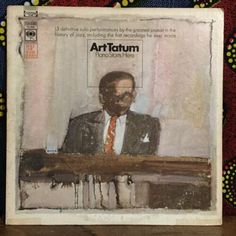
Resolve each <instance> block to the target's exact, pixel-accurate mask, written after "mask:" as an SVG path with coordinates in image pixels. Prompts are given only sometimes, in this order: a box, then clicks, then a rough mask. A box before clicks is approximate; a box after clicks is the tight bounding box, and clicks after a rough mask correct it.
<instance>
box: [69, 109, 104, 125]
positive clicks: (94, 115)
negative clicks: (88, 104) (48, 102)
mask: <svg viewBox="0 0 236 236" xmlns="http://www.w3.org/2000/svg"><path fill="white" fill-rule="evenodd" d="M101 115H102V110H98V111H93V112H88V113H84V114H81V115H78V116H76V117H74V118H72V119H71V120H70V123H72V124H76V123H84V122H96V121H98V120H99V118H100V117H101Z"/></svg>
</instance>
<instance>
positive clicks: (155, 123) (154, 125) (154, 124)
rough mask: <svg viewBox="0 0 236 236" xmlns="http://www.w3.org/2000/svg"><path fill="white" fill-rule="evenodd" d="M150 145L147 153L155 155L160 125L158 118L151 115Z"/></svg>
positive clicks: (158, 141)
mask: <svg viewBox="0 0 236 236" xmlns="http://www.w3.org/2000/svg"><path fill="white" fill-rule="evenodd" d="M150 123H151V125H150V130H149V134H150V145H149V154H150V155H155V154H157V152H158V147H159V143H160V133H161V125H160V121H159V119H158V118H153V117H151V121H150Z"/></svg>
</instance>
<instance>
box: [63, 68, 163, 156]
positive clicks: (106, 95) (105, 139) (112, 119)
mask: <svg viewBox="0 0 236 236" xmlns="http://www.w3.org/2000/svg"><path fill="white" fill-rule="evenodd" d="M135 96H136V91H135V80H134V77H133V76H132V75H131V74H130V73H127V72H123V71H113V72H110V73H108V74H106V75H105V76H104V77H103V78H102V79H101V81H100V84H99V99H100V102H101V104H102V107H103V108H102V110H99V111H95V112H91V113H86V114H82V115H80V116H77V117H75V118H73V119H72V120H70V123H69V127H68V132H67V135H66V138H65V141H64V143H63V145H62V149H61V150H62V151H63V152H68V153H83V154H98V153H100V154H102V153H103V154H104V153H105V154H108V155H113V154H115V155H119V154H131V155H138V154H140V155H154V154H155V153H156V152H157V148H158V145H159V137H160V123H159V119H158V118H153V117H151V116H150V115H146V114H139V113H136V112H133V111H131V110H130V106H131V104H132V103H133V102H134V99H135Z"/></svg>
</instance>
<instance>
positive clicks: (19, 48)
mask: <svg viewBox="0 0 236 236" xmlns="http://www.w3.org/2000/svg"><path fill="white" fill-rule="evenodd" d="M7 22H8V33H7V40H8V41H7V45H8V48H7V62H8V63H7V64H8V72H7V76H8V78H7V80H8V85H7V96H8V99H7V102H8V104H7V105H8V117H7V119H8V120H7V198H6V203H7V208H6V209H7V211H6V213H7V214H6V222H7V224H143V225H157V224H164V225H168V224H169V225H185V224H186V225H218V224H221V221H222V196H221V195H222V194H221V193H222V190H221V189H222V184H221V174H222V172H221V169H222V77H223V73H222V70H223V12H222V11H221V10H220V9H144V8H141V9H115V8H114V9H112V8H100V9H99V11H98V10H96V11H95V9H94V8H89V7H87V8H70V7H53V8H50V7H30V6H24V7H19V6H18V7H16V6H15V7H9V8H8V14H7Z"/></svg>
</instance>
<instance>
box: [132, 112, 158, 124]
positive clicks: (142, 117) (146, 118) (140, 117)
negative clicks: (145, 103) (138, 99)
mask: <svg viewBox="0 0 236 236" xmlns="http://www.w3.org/2000/svg"><path fill="white" fill-rule="evenodd" d="M128 118H130V119H133V120H135V121H139V122H159V119H158V118H157V117H152V116H151V115H148V114H142V113H137V112H135V111H129V113H128Z"/></svg>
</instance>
